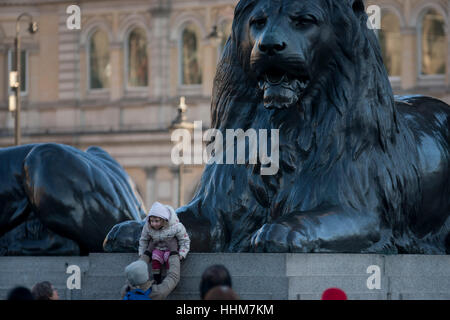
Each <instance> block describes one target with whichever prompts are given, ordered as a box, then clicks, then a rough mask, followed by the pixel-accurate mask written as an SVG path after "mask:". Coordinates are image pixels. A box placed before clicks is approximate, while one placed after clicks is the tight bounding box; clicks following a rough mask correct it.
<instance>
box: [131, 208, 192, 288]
mask: <svg viewBox="0 0 450 320" xmlns="http://www.w3.org/2000/svg"><path fill="white" fill-rule="evenodd" d="M174 238H175V239H177V240H178V246H179V250H178V252H179V255H180V260H182V259H184V258H186V255H187V254H188V252H189V246H190V243H191V240H190V239H189V236H188V234H187V232H186V228H185V227H184V226H183V224H182V223H181V222H180V221H179V220H178V217H177V214H176V213H175V211H174V210H173V208H172V207H171V206H166V205H163V204H161V203H159V202H155V203H154V204H153V206H152V208H151V209H150V212H149V214H148V216H147V217H146V218H145V224H144V228H143V229H142V233H141V238H140V240H139V256H140V257H141V259H143V260H145V261H146V262H147V263H148V262H149V261H150V260H151V262H152V273H153V279H154V280H155V282H156V283H158V284H159V283H161V268H162V266H163V265H164V264H165V265H166V268H169V265H168V260H169V255H170V250H169V246H168V245H167V244H168V241H171V240H172V241H173V240H174Z"/></svg>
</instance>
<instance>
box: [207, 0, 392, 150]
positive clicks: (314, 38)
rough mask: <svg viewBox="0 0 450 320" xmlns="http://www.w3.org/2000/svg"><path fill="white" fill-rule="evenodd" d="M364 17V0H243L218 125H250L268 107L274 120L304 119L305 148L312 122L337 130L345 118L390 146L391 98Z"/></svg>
mask: <svg viewBox="0 0 450 320" xmlns="http://www.w3.org/2000/svg"><path fill="white" fill-rule="evenodd" d="M367 19H368V17H367V14H366V13H365V8H364V3H363V1H362V0H282V1H281V0H241V1H240V2H239V3H238V5H237V7H236V11H235V18H234V22H233V32H232V35H231V37H230V39H229V41H228V43H227V46H226V48H225V52H224V55H223V57H222V60H221V62H220V63H219V67H218V72H217V75H216V79H215V89H214V94H213V103H212V124H213V126H214V127H216V128H235V127H240V128H246V127H251V126H253V125H252V123H253V124H254V123H255V121H259V123H261V121H263V122H264V119H262V118H264V117H265V116H264V115H261V112H263V111H262V110H265V112H266V113H267V116H268V117H269V118H270V119H272V120H273V119H274V118H277V119H276V120H278V124H275V126H278V127H279V123H281V122H283V123H284V122H286V121H291V122H292V123H293V124H294V123H296V124H294V126H297V127H299V124H300V123H304V125H303V131H302V132H304V133H305V134H306V135H307V137H305V139H304V140H305V142H303V144H305V147H308V146H309V145H310V144H311V141H310V139H312V131H314V130H313V129H314V128H308V126H310V124H311V126H314V127H317V126H321V125H328V126H330V128H329V131H328V133H330V134H333V131H335V130H336V131H339V130H343V128H344V127H348V121H352V122H354V123H355V124H357V126H359V128H358V130H360V131H361V133H362V134H365V135H367V136H373V137H375V136H377V138H376V139H378V140H379V141H380V142H381V143H382V144H383V145H385V144H386V139H392V137H393V136H394V133H395V126H396V123H395V122H396V120H395V111H394V108H393V105H394V101H393V94H392V89H391V87H390V84H389V81H388V76H387V72H386V70H385V68H384V65H383V61H382V58H381V51H380V48H379V45H378V40H377V38H376V35H375V33H374V31H373V30H370V29H369V28H368V27H367ZM364 104H365V105H364ZM363 105H364V106H363ZM261 107H263V109H262V110H261ZM367 112H370V115H367ZM346 117H347V119H346ZM349 117H351V119H349ZM305 120H306V121H305ZM307 123H309V124H307ZM339 123H340V124H339ZM272 124H274V122H273V121H272ZM331 126H332V127H333V128H331ZM308 130H309V131H311V132H308ZM357 140H358V141H360V140H361V139H357Z"/></svg>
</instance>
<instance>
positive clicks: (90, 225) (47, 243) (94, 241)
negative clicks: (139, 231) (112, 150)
mask: <svg viewBox="0 0 450 320" xmlns="http://www.w3.org/2000/svg"><path fill="white" fill-rule="evenodd" d="M0 164H1V167H0V237H2V236H3V235H4V234H5V233H7V232H9V237H8V239H10V238H13V239H14V241H15V243H12V244H11V246H12V247H13V248H11V250H9V248H8V250H7V252H6V253H8V252H9V251H11V252H12V253H13V254H16V255H17V254H19V255H28V254H34V255H36V254H37V255H44V254H47V255H60V254H64V255H65V254H67V252H69V253H73V252H81V253H82V254H86V253H89V252H100V251H102V246H103V241H104V239H105V236H106V235H107V233H108V232H109V230H110V229H111V228H112V227H113V226H114V225H116V224H118V223H120V222H123V221H126V220H140V219H141V218H142V217H143V216H145V209H144V206H143V204H142V202H141V201H140V199H138V198H137V196H136V195H135V193H134V190H133V185H132V183H131V180H130V178H129V176H128V175H127V173H126V172H125V171H124V169H123V168H122V167H121V166H120V164H119V163H118V162H116V161H115V160H114V159H113V158H112V157H111V156H110V155H109V154H108V153H107V152H105V151H103V150H102V149H101V148H98V147H90V148H88V149H87V150H86V152H83V151H81V150H78V149H76V148H74V147H71V146H68V145H62V144H53V143H48V144H30V145H24V146H18V147H10V148H4V149H1V150H0ZM31 220H33V221H35V222H36V223H34V224H33V225H34V228H38V229H40V230H41V231H42V230H43V231H42V232H41V231H39V232H35V230H33V232H30V234H29V235H28V237H27V235H26V233H27V232H26V231H25V232H24V231H23V230H24V229H23V228H25V229H26V228H27V226H25V225H24V223H26V222H27V221H31ZM16 227H17V228H19V229H20V228H22V229H20V230H18V231H17V234H16V235H14V234H11V232H12V233H14V232H15V230H16V229H15V228H16ZM48 230H49V232H48ZM24 233H25V234H24ZM42 233H44V234H42ZM18 238H20V240H21V241H22V242H23V243H17V242H18ZM8 239H6V240H5V241H6V242H7V243H8V242H10V240H8ZM68 239H70V240H68ZM77 245H78V246H79V249H78V248H77V250H74V249H73V247H74V246H77Z"/></svg>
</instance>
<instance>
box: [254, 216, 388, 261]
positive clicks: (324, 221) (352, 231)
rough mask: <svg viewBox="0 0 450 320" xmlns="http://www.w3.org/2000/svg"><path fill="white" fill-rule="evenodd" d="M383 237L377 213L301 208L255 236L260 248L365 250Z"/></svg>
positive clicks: (264, 249)
mask: <svg viewBox="0 0 450 320" xmlns="http://www.w3.org/2000/svg"><path fill="white" fill-rule="evenodd" d="M379 240H380V223H379V220H378V218H377V217H376V215H375V214H369V213H367V212H364V213H357V212H352V211H345V210H340V209H331V210H321V211H314V212H299V213H294V214H291V215H289V216H288V217H283V218H280V219H278V220H277V221H275V222H273V223H270V224H265V225H263V227H261V229H259V230H258V231H257V232H256V233H255V234H254V235H253V237H252V249H253V250H254V251H257V252H355V253H356V252H362V251H363V250H364V249H366V248H368V247H370V246H372V245H373V244H374V243H377V242H378V241H379Z"/></svg>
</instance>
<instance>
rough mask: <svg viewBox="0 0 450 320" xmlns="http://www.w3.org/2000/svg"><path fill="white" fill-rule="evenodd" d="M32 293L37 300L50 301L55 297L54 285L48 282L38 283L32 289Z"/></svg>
mask: <svg viewBox="0 0 450 320" xmlns="http://www.w3.org/2000/svg"><path fill="white" fill-rule="evenodd" d="M31 293H32V294H33V297H34V299H36V300H50V297H51V296H52V295H53V287H52V284H51V283H50V282H48V281H44V282H39V283H36V284H35V285H34V286H33V288H31Z"/></svg>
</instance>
